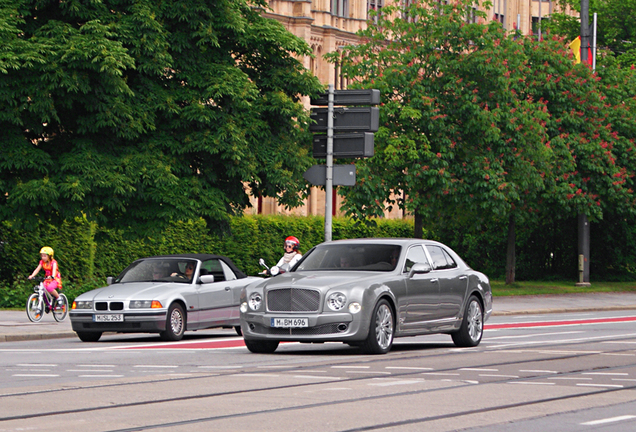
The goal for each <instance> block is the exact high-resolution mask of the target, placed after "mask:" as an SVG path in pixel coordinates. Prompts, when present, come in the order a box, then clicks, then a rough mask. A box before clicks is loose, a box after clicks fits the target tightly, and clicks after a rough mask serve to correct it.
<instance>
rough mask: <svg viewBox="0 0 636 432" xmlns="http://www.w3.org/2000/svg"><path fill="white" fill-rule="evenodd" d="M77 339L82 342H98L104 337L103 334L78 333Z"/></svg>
mask: <svg viewBox="0 0 636 432" xmlns="http://www.w3.org/2000/svg"><path fill="white" fill-rule="evenodd" d="M77 337H78V338H80V340H81V341H82V342H97V341H98V340H99V338H100V337H102V332H77Z"/></svg>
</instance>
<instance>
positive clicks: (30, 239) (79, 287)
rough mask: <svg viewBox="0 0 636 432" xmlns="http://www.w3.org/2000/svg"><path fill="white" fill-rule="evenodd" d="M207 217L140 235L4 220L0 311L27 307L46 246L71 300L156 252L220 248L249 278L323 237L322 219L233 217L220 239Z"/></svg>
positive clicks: (402, 229)
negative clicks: (289, 245) (287, 242)
mask: <svg viewBox="0 0 636 432" xmlns="http://www.w3.org/2000/svg"><path fill="white" fill-rule="evenodd" d="M209 231H210V230H209V229H208V227H207V226H206V224H205V222H204V221H203V220H198V221H187V222H175V223H173V224H172V225H170V226H169V227H168V228H167V229H166V230H165V231H164V232H163V233H162V234H161V235H160V236H156V237H145V238H140V236H138V235H131V233H128V232H124V231H114V230H106V229H103V228H100V227H97V226H95V224H93V223H90V222H88V221H87V220H86V219H76V220H74V221H72V222H68V223H64V224H62V225H61V226H59V227H55V226H50V225H42V226H41V227H39V228H38V229H36V230H33V231H30V232H24V231H21V230H20V229H18V228H14V227H12V226H11V224H9V223H7V222H4V223H2V224H0V248H1V250H0V253H2V256H3V257H4V258H5V259H3V260H1V261H0V308H19V307H23V306H24V305H25V303H26V299H27V298H28V296H29V294H30V293H31V292H32V290H33V285H34V283H33V282H31V281H28V280H26V277H27V276H28V275H29V274H31V272H32V271H33V269H35V267H36V266H37V264H38V261H39V255H38V253H39V250H40V248H41V247H42V246H45V245H46V246H51V247H52V248H53V249H54V250H55V258H56V259H57V261H58V263H59V266H60V271H61V273H62V279H63V281H64V292H65V293H66V295H67V296H68V297H69V301H72V300H73V299H74V298H75V297H76V296H77V295H79V294H81V293H82V292H85V291H88V290H89V289H93V288H96V287H99V286H102V285H103V284H104V283H105V280H106V277H107V276H116V275H118V274H119V273H120V272H121V271H122V270H123V269H124V268H126V266H128V265H129V264H130V263H131V262H132V261H134V260H136V259H138V258H142V257H147V256H153V255H167V254H174V253H215V254H219V255H225V256H228V257H230V258H231V259H232V260H233V261H234V262H235V263H236V265H237V266H238V267H239V268H240V269H242V270H243V271H244V272H245V273H246V274H248V275H250V274H251V275H254V274H256V273H258V272H259V271H260V270H261V268H259V266H258V260H259V258H264V259H265V261H266V262H268V263H270V264H272V263H274V262H276V261H278V259H280V257H281V255H282V253H283V248H282V245H283V241H284V239H285V238H286V237H287V236H290V235H293V236H296V237H298V239H299V240H300V243H301V251H307V250H309V249H310V248H311V247H313V246H314V245H316V244H318V243H321V242H322V241H323V239H324V219H323V218H322V217H289V216H245V217H235V218H232V219H231V220H230V234H226V235H224V236H214V235H211V234H210V233H209ZM412 233H413V224H412V222H411V221H404V220H378V221H377V223H376V224H375V225H374V226H366V225H364V224H358V223H355V222H353V221H352V220H350V219H345V218H334V220H333V229H332V237H333V239H334V240H337V239H341V238H362V237H410V236H412Z"/></svg>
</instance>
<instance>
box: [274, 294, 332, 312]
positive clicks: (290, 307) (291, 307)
mask: <svg viewBox="0 0 636 432" xmlns="http://www.w3.org/2000/svg"><path fill="white" fill-rule="evenodd" d="M319 307H320V292H319V291H316V290H312V289H303V288H283V289H274V290H271V291H268V292H267V309H268V310H269V311H270V312H318V308H319Z"/></svg>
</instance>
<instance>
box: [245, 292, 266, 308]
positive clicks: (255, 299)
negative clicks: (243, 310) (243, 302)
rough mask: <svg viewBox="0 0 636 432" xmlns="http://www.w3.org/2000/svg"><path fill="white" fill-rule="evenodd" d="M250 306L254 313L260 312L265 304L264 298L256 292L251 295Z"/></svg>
mask: <svg viewBox="0 0 636 432" xmlns="http://www.w3.org/2000/svg"><path fill="white" fill-rule="evenodd" d="M248 304H249V306H250V309H252V310H253V311H257V310H259V309H260V308H261V306H262V304H263V296H262V295H261V293H257V292H254V293H252V294H250V299H249V301H248Z"/></svg>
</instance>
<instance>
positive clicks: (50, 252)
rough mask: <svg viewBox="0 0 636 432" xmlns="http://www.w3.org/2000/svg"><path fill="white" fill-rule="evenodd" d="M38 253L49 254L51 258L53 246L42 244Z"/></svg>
mask: <svg viewBox="0 0 636 432" xmlns="http://www.w3.org/2000/svg"><path fill="white" fill-rule="evenodd" d="M40 253H41V254H47V255H48V256H50V257H51V258H53V254H54V253H55V252H53V248H50V247H48V246H44V247H43V248H42V249H40Z"/></svg>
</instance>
